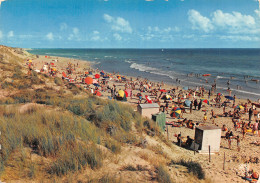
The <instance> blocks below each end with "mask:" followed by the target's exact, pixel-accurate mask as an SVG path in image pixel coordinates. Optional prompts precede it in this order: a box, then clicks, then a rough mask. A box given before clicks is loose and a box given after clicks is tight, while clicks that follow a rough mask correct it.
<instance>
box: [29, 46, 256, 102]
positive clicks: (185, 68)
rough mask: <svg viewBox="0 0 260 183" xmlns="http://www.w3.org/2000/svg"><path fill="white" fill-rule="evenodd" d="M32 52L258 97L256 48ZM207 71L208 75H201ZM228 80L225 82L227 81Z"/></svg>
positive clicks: (178, 83) (128, 72) (32, 51)
mask: <svg viewBox="0 0 260 183" xmlns="http://www.w3.org/2000/svg"><path fill="white" fill-rule="evenodd" d="M29 52H30V53H32V54H38V55H49V56H59V57H69V58H71V59H81V60H86V61H90V62H92V63H93V68H98V69H100V70H104V71H107V72H116V73H119V74H121V75H128V76H134V77H142V78H147V79H150V80H152V81H156V82H162V81H163V82H164V83H168V84H173V85H177V86H179V87H189V88H191V89H194V88H196V87H204V88H205V89H207V90H209V89H210V88H211V86H212V84H214V83H216V86H217V92H220V93H223V95H227V94H228V91H227V90H228V89H230V90H231V91H232V93H231V95H232V96H233V95H236V96H237V98H245V99H247V98H248V99H251V100H254V101H255V100H258V99H259V98H260V49H258V48H256V49H31V50H29ZM204 74H210V76H203V75H204ZM228 83H229V84H228Z"/></svg>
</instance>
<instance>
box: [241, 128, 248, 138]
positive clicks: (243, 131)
mask: <svg viewBox="0 0 260 183" xmlns="http://www.w3.org/2000/svg"><path fill="white" fill-rule="evenodd" d="M246 133H247V128H246V125H244V126H243V127H242V135H243V139H244V138H246Z"/></svg>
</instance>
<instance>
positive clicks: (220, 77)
mask: <svg viewBox="0 0 260 183" xmlns="http://www.w3.org/2000/svg"><path fill="white" fill-rule="evenodd" d="M216 78H217V79H230V77H225V76H217V77H216Z"/></svg>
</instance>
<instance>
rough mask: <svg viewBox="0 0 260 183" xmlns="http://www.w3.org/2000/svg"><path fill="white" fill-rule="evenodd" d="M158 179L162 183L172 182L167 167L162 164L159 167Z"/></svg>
mask: <svg viewBox="0 0 260 183" xmlns="http://www.w3.org/2000/svg"><path fill="white" fill-rule="evenodd" d="M157 172H158V173H157V180H158V182H160V183H172V180H171V176H170V174H169V172H168V170H166V167H164V166H162V165H160V166H158V167H157Z"/></svg>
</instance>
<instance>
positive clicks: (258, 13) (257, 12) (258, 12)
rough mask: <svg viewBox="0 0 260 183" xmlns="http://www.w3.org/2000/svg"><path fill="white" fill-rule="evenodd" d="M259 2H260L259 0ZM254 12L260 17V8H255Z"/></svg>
mask: <svg viewBox="0 0 260 183" xmlns="http://www.w3.org/2000/svg"><path fill="white" fill-rule="evenodd" d="M259 4H260V2H259ZM255 13H256V14H257V16H258V17H259V18H260V10H255Z"/></svg>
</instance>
